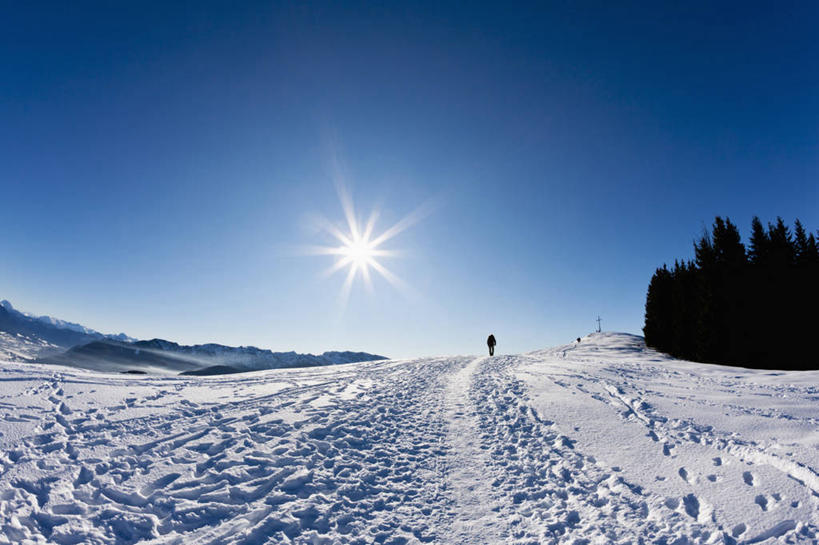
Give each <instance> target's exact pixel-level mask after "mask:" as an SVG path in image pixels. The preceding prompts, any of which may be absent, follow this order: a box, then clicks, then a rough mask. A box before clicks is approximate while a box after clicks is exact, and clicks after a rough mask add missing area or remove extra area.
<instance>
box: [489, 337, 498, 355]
mask: <svg viewBox="0 0 819 545" xmlns="http://www.w3.org/2000/svg"><path fill="white" fill-rule="evenodd" d="M486 344H487V346H489V355H490V356H494V355H495V345H496V344H498V343H497V342H495V336H494V335H492V334H490V335H489V338H488V339H486Z"/></svg>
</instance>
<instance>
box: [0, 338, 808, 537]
mask: <svg viewBox="0 0 819 545" xmlns="http://www.w3.org/2000/svg"><path fill="white" fill-rule="evenodd" d="M621 341H622V339H620V338H615V339H614V341H612V342H610V343H608V344H607V338H605V337H600V338H598V339H597V341H596V342H598V343H599V346H597V347H596V348H595V347H594V346H593V347H592V348H586V347H585V346H582V345H581V347H578V346H577V345H575V344H572V345H567V346H565V347H558V348H555V349H550V350H546V351H541V352H537V353H532V354H528V355H520V356H495V357H491V358H490V357H481V358H475V357H449V358H424V359H419V360H409V361H381V362H371V363H361V364H350V365H344V366H338V367H332V368H320V369H304V370H287V371H275V370H274V371H267V372H260V373H252V374H250V375H246V376H243V375H238V376H237V375H234V376H232V377H218V378H207V379H204V378H203V379H199V378H189V377H186V378H184V379H181V378H145V377H139V378H132V377H121V376H105V375H96V374H93V373H83V372H76V371H68V370H62V369H63V368H49V367H39V366H30V365H25V364H7V365H5V366H0V384H6V385H9V388H8V389H6V388H4V389H3V390H2V391H0V445H2V449H0V543H15V544H17V543H38V544H39V543H56V544H59V545H73V544H80V543H82V544H117V545H129V544H132V543H152V544H160V543H161V544H179V545H181V544H183V543H184V544H185V545H193V544H197V545H204V544H213V545H216V544H228V545H240V544H241V545H255V544H259V545H261V544H264V543H298V544H311V545H313V544H322V543H350V544H365V543H366V544H369V543H377V544H390V545H400V544H406V543H453V544H455V543H458V544H478V543H520V544H530V543H531V544H534V543H566V544H573V545H584V544H597V543H599V544H603V543H630V544H635V545H636V544H641V543H657V544H667V545H672V544H674V545H685V544H706V543H708V544H710V543H725V544H729V545H732V544H739V543H744V544H751V543H763V542H764V543H779V542H781V543H815V542H816V538H817V535H818V534H817V532H818V530H817V516H816V513H817V510H818V509H819V501H818V500H817V497H819V476H817V473H816V467H817V464H816V463H815V462H816V455H815V449H816V447H815V446H814V454H813V459H812V460H809V461H812V462H814V463H806V462H805V458H804V457H803V458H799V457H796V458H793V457H790V456H787V455H786V454H784V453H783V452H780V451H778V450H776V449H772V448H770V445H769V444H765V443H762V442H760V441H757V440H752V439H748V438H745V437H742V436H740V435H739V434H737V433H735V432H729V431H727V430H720V429H717V428H716V427H715V426H711V425H706V424H703V423H702V422H699V421H696V420H694V419H692V418H688V417H684V416H673V415H671V414H663V411H662V410H661V408H660V405H659V404H657V403H655V401H662V399H664V398H668V397H670V395H671V394H669V393H668V391H666V390H664V389H663V388H662V387H660V384H661V383H663V382H664V381H665V382H668V383H669V384H673V385H674V386H675V388H677V390H679V389H683V390H685V389H690V391H691V392H692V394H691V395H690V396H689V395H688V394H684V395H685V396H686V399H685V402H686V403H687V406H689V407H697V406H700V405H702V406H703V407H705V406H706V405H708V406H711V407H713V406H716V405H719V403H718V401H714V400H713V399H710V400H709V399H700V398H698V397H697V396H695V395H693V392H695V391H696V390H697V389H698V388H699V389H705V388H708V389H710V390H709V391H721V392H722V391H730V390H731V389H732V388H736V387H737V385H736V384H735V383H732V382H731V380H729V379H728V378H727V377H730V371H726V372H725V373H722V374H714V373H711V374H708V373H696V372H694V371H693V370H694V369H696V368H695V367H692V372H690V373H687V374H686V373H685V372H684V371H680V370H679V369H678V368H677V367H674V366H670V365H669V366H663V363H664V362H665V361H666V360H665V359H664V357H662V356H661V355H657V354H654V353H653V352H651V351H646V350H645V349H644V348H640V347H639V346H638V347H634V346H630V345H628V343H627V342H626V343H623V342H621ZM584 342H589V343H592V342H594V341H593V340H584ZM618 343H620V344H625V345H626V346H625V347H622V346H620V344H618ZM584 350H585V351H584ZM628 358H630V359H628ZM690 365H692V366H693V365H694V364H690ZM584 366H586V367H584ZM592 367H593V369H592ZM55 369H57V370H55ZM681 373H682V374H681ZM237 377H238V378H237ZM646 377H648V379H646ZM543 381H546V382H543ZM547 383H548V384H549V385H550V386H549V387H550V388H554V389H556V390H555V391H561V392H564V393H563V394H562V395H569V396H571V397H572V398H573V399H581V398H582V400H583V401H582V403H581V404H580V405H581V406H588V407H590V408H592V407H593V408H595V410H598V409H599V410H601V411H603V412H600V413H595V414H601V415H611V420H607V421H606V422H608V423H611V424H612V425H616V423H617V422H621V424H620V425H622V426H628V427H629V429H634V428H633V427H634V426H638V427H640V428H641V429H643V437H644V438H645V441H646V443H645V444H646V445H647V449H654V450H653V451H650V452H656V457H658V458H661V459H663V460H666V461H667V464H668V468H669V472H671V473H673V479H676V481H673V479H670V478H669V479H668V480H667V481H666V480H665V477H663V478H662V480H663V481H664V482H663V483H662V485H663V486H666V487H672V488H673V490H676V491H677V493H675V494H669V493H667V490H668V488H656V489H655V487H653V486H647V485H646V483H645V482H638V481H640V479H639V472H637V473H635V472H630V471H626V470H624V468H623V467H620V465H622V462H621V461H620V460H616V459H611V460H609V459H603V458H602V457H601V456H599V455H598V456H595V455H593V454H591V453H590V452H589V451H588V450H584V445H585V443H584V438H583V436H581V435H579V432H578V430H579V429H580V427H579V426H573V425H571V424H572V423H567V421H566V420H565V418H563V417H562V415H561V414H560V413H559V412H554V411H552V410H551V409H548V407H550V406H548V405H545V404H544V402H543V399H544V396H545V394H543V392H542V391H541V389H542V386H539V385H542V384H547ZM16 384H19V386H14V387H12V385H16ZM23 385H24V386H23ZM746 387H749V388H753V389H754V390H753V391H754V392H758V393H759V394H760V395H780V394H785V395H795V394H794V392H796V393H799V394H800V395H802V396H807V397H810V396H814V397H813V399H819V396H817V395H816V394H817V392H816V390H814V389H812V387H811V386H808V387H793V386H787V385H782V384H778V383H766V384H756V385H753V386H746ZM794 388H796V389H794ZM799 388H801V390H800V389H799ZM114 390H116V391H117V392H119V393H118V394H117V395H116V396H114V395H113V394H111V395H108V397H106V396H105V395H102V394H103V393H104V392H106V391H111V392H113V391H114ZM677 390H675V391H677ZM550 391H551V390H550ZM9 392H10V393H9ZM94 396H98V397H94ZM689 397H690V399H688V398H689ZM549 398H550V396H546V399H549ZM681 399H682V398H681ZM663 406H665V405H663ZM720 409H721V410H724V411H725V412H726V414H733V413H737V414H738V413H742V415H744V417H747V418H754V419H764V420H766V421H767V420H776V421H778V420H782V421H787V422H789V423H797V424H799V425H804V426H811V425H812V426H814V428H815V422H816V421H817V418H818V417H819V411H814V412H813V413H812V414H807V415H805V414H802V415H786V413H784V412H782V411H781V410H780V409H778V408H775V407H768V408H765V407H756V408H754V407H747V406H745V405H743V404H741V403H739V402H736V403H729V402H726V403H723V404H722V405H721V406H720ZM576 424H579V425H583V426H585V425H586V424H585V423H584V422H576ZM15 430H17V431H15ZM19 430H23V431H19ZM14 433H18V434H19V437H14V440H12V439H11V438H12V434H14ZM794 448H795V447H794ZM686 449H688V450H686ZM647 452H649V451H648V450H647ZM686 453H687V454H686ZM695 455H696V456H697V457H698V458H696V459H695V461H696V462H697V463H696V464H695V465H693V466H692V465H691V463H689V462H685V461H686V460H688V461H690V460H692V458H691V457H692V456H695ZM686 456H688V457H686ZM683 462H685V463H683ZM615 464H620V465H615ZM705 467H708V468H710V469H709V472H708V473H707V474H706V473H705V472H704V469H703V468H705ZM763 467H764V468H766V469H765V471H762V472H761V471H760V468H763ZM625 469H628V468H625ZM772 475H773V476H772ZM729 478H730V479H733V480H730V483H731V486H735V487H736V488H735V489H736V490H741V491H742V492H743V493H744V495H743V497H742V499H739V498H737V499H731V500H730V501H732V502H734V501H737V502H739V501H746V500H745V499H744V498H748V499H747V504H748V505H747V513H749V516H748V517H747V518H746V519H743V520H741V521H739V520H737V521H733V522H731V523H730V524H728V522H727V520H728V518H730V517H729V515H728V514H726V511H725V505H722V504H720V503H719V501H720V500H719V496H714V495H709V494H706V493H703V492H702V490H701V489H704V488H703V487H704V486H717V485H718V484H721V483H722V484H724V483H728V482H729ZM772 479H774V484H777V483H781V482H783V480H784V481H785V482H789V483H791V485H790V486H792V488H793V490H796V492H793V491H790V490H791V489H788V490H789V491H786V490H785V489H774V488H771V480H772ZM794 494H796V495H794ZM740 507H741V508H742V509H746V507H744V506H740ZM789 509H790V511H788V510H789ZM742 513H744V511H740V514H742ZM752 513H758V515H756V516H754V515H751V514H752ZM788 513H790V515H789V514H788ZM804 513H809V515H807V517H806V516H805V515H804ZM731 516H733V515H731ZM766 517H767V518H766ZM758 518H759V520H757V519H758Z"/></svg>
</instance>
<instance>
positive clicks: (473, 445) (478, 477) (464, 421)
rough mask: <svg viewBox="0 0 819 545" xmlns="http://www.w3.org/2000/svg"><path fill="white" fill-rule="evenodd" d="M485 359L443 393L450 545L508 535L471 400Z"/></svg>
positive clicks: (465, 369) (497, 539) (454, 379)
mask: <svg viewBox="0 0 819 545" xmlns="http://www.w3.org/2000/svg"><path fill="white" fill-rule="evenodd" d="M484 359H485V358H478V359H475V360H473V361H471V362H470V363H469V364H468V365H466V366H465V367H463V368H462V369H461V370H459V371H457V372H455V373H453V374H452V376H451V378H450V379H449V385H448V386H447V389H446V397H445V402H444V410H445V414H444V421H445V422H448V424H449V430H448V436H447V442H448V446H449V451H448V452H449V457H448V460H447V465H446V468H445V472H444V475H445V477H446V481H445V482H446V489H445V490H446V492H447V493H448V494H449V496H450V497H451V498H452V501H453V503H454V506H453V511H454V514H453V520H452V522H451V524H450V528H449V533H448V535H447V536H446V541H448V542H451V543H464V544H466V543H493V542H500V541H502V539H503V536H504V535H505V534H506V533H507V528H506V526H507V525H506V523H505V522H504V520H503V519H502V518H501V517H500V516H499V514H498V511H497V508H496V506H495V505H493V504H494V503H495V499H496V498H495V497H494V492H493V491H494V488H493V487H492V486H491V483H490V482H488V480H487V479H486V470H487V468H488V466H489V464H490V461H489V456H488V453H487V452H486V450H485V448H484V447H483V445H481V443H480V429H479V426H478V418H477V410H476V408H475V405H474V404H473V402H472V399H471V398H470V390H471V387H472V384H473V381H474V380H475V373H476V371H477V369H478V365H479V364H480V363H481V362H482V361H483V360H484Z"/></svg>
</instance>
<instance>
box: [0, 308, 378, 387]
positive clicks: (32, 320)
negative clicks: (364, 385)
mask: <svg viewBox="0 0 819 545" xmlns="http://www.w3.org/2000/svg"><path fill="white" fill-rule="evenodd" d="M382 359H386V358H385V357H384V356H379V355H376V354H370V353H367V352H350V351H343V352H335V351H331V352H324V353H323V354H319V355H314V354H298V353H296V352H292V351H291V352H273V351H271V350H265V349H261V348H256V347H254V346H239V347H233V346H225V345H221V344H215V343H209V344H201V345H193V346H186V345H180V344H178V343H175V342H173V341H167V340H164V339H152V340H146V341H139V340H136V339H134V338H133V337H129V336H128V335H126V334H124V333H119V334H116V335H106V334H103V333H100V332H98V331H95V330H93V329H90V328H87V327H85V326H82V325H80V324H76V323H72V322H66V321H64V320H60V319H58V318H53V317H51V316H34V315H31V314H28V313H25V312H21V311H19V310H17V309H15V308H14V307H13V306H12V304H11V303H10V302H8V301H6V300H3V301H1V302H0V360H7V361H21V362H38V363H49V364H57V365H65V366H69V367H80V368H84V369H91V370H95V371H102V372H124V373H152V374H154V373H155V374H176V373H184V374H197V375H208V374H226V373H236V372H244V371H256V370H261V369H276V368H283V367H315V366H321V365H337V364H343V363H354V362H360V361H372V360H382Z"/></svg>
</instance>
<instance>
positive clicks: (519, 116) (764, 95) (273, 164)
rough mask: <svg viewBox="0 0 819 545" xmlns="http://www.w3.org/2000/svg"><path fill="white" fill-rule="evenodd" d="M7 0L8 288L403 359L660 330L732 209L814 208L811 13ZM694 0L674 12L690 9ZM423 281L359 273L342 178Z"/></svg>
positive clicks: (37, 303) (200, 330) (258, 342)
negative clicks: (338, 243)
mask: <svg viewBox="0 0 819 545" xmlns="http://www.w3.org/2000/svg"><path fill="white" fill-rule="evenodd" d="M617 4H620V5H619V6H618V7H616V8H615V7H613V3H610V2H601V3H600V5H595V4H594V3H582V2H577V3H576V2H560V3H553V4H548V3H540V5H539V6H538V7H534V6H530V7H527V6H525V5H524V4H519V3H514V6H513V5H512V4H510V3H501V2H499V3H495V4H494V5H486V6H481V5H479V4H478V3H458V4H449V3H441V2H432V3H430V4H428V5H423V4H420V3H419V4H412V5H410V4H408V3H407V4H405V3H394V2H387V3H373V4H356V3H353V2H341V3H338V2H335V3H334V2H327V3H318V4H313V3H312V2H293V3H289V4H279V3H273V2H264V3H258V4H256V5H254V3H253V2H221V3H209V2H190V3H181V2H179V3H177V2H170V3H166V2H158V3H156V4H154V5H151V4H150V3H149V2H130V3H123V2H103V3H99V4H92V3H86V2H60V3H54V4H53V5H47V4H46V3H39V2H10V3H6V4H5V6H4V8H3V16H2V17H1V18H0V61H1V62H2V70H0V298H6V299H9V300H11V301H12V303H14V304H15V306H17V307H19V308H21V309H23V310H28V311H31V312H35V313H48V314H52V315H54V316H58V317H60V318H63V319H68V320H72V321H78V322H81V323H83V324H84V325H87V326H89V327H93V328H95V329H99V330H101V331H104V332H119V331H124V332H126V333H128V334H130V335H132V336H135V337H139V338H152V337H162V338H166V339H170V340H175V341H178V342H182V343H202V342H221V343H224V344H231V345H248V344H249V345H255V346H260V347H265V348H272V349H274V350H291V349H293V350H297V351H301V352H320V351H323V350H327V349H356V350H367V351H371V352H377V353H382V354H385V355H388V356H394V357H402V356H414V355H425V354H452V353H475V352H482V351H483V350H484V342H485V339H486V336H487V335H488V334H489V333H490V332H493V333H494V334H495V336H496V337H497V339H498V343H499V344H498V351H499V352H501V353H503V352H520V351H525V350H532V349H536V348H541V347H545V346H549V345H553V344H557V343H561V342H566V341H568V340H570V339H573V338H574V337H577V336H580V335H584V334H586V333H588V332H589V331H591V330H592V329H593V328H594V327H595V325H596V324H595V322H594V320H595V318H596V317H597V315H598V314H600V315H601V316H602V318H603V327H604V329H611V330H619V331H628V332H633V333H640V332H641V328H642V322H643V305H644V302H645V290H646V287H647V285H648V281H649V279H650V277H651V274H652V273H653V271H654V268H655V267H657V266H659V265H661V264H662V263H663V262H669V261H673V260H674V259H675V258H684V257H690V256H691V254H692V250H691V244H692V240H693V239H694V237H696V236H697V235H698V234H699V233H700V232H701V230H702V229H703V227H704V226H705V225H710V223H711V222H712V221H713V218H714V216H715V215H718V214H719V215H727V216H730V217H731V219H732V220H734V222H735V223H737V224H738V225H739V226H740V228H741V230H742V233H743V235H744V236H745V237H747V235H748V231H749V227H750V221H751V217H752V216H753V215H755V214H756V215H759V216H760V217H761V218H762V219H763V221H770V220H773V219H775V217H776V216H777V215H781V216H783V217H784V218H785V219H786V220H787V221H788V222H789V223H790V222H792V221H793V219H794V218H796V217H799V218H800V219H801V220H802V221H803V223H805V224H806V225H807V226H808V227H809V228H813V229H816V228H817V227H819V181H818V180H819V178H817V174H819V68H818V67H819V40H817V38H816V29H817V28H819V4H817V3H815V2H794V3H790V2H771V3H768V4H756V3H753V2H750V3H749V2H741V3H737V4H734V5H730V4H727V3H719V4H718V5H715V4H714V3H713V2H701V3H670V2H659V3H658V2H646V3H642V4H629V5H625V4H621V3H617ZM672 4H673V5H672ZM338 179H340V180H342V181H343V182H344V183H345V184H346V186H347V187H348V188H349V191H350V193H351V194H352V197H353V199H354V201H355V204H356V207H357V210H358V211H359V212H360V213H361V214H362V215H366V214H368V213H369V211H370V210H371V209H373V208H377V209H379V210H380V212H381V214H380V217H379V220H378V223H377V224H376V228H375V231H376V232H378V231H380V230H383V229H385V228H387V227H389V226H390V225H391V224H393V223H395V222H396V221H398V220H400V219H401V218H402V217H404V216H405V215H407V214H409V213H411V212H412V211H413V210H415V209H417V208H418V207H420V206H425V205H429V204H430V203H431V204H432V207H431V210H430V211H429V214H428V215H426V216H425V217H424V218H423V219H422V220H421V221H419V222H418V223H416V224H415V225H413V226H412V227H410V228H408V229H406V230H405V231H403V232H401V233H399V234H398V235H397V236H395V237H394V238H392V239H391V240H389V241H388V242H386V243H385V244H384V247H385V248H389V249H394V250H402V252H403V254H402V255H401V256H400V257H390V258H384V259H382V260H381V263H383V264H384V265H385V266H387V267H389V269H390V270H391V271H392V272H393V273H394V274H396V275H397V276H399V277H400V278H401V279H403V280H404V281H405V282H406V283H407V284H409V285H410V286H411V288H412V289H411V291H410V292H408V293H404V292H402V291H401V290H398V289H396V288H394V287H392V286H391V285H390V284H389V283H388V282H386V281H385V280H384V279H382V278H380V277H378V276H376V277H375V279H374V282H373V289H372V291H371V292H370V291H368V290H367V289H366V287H365V285H364V283H363V282H361V281H360V279H359V281H356V282H355V283H354V284H353V286H352V290H351V293H350V297H349V300H348V302H347V304H346V306H344V305H343V304H342V303H341V302H340V298H339V293H340V291H341V289H342V285H343V283H344V279H345V273H344V271H339V272H337V273H336V274H335V275H333V276H330V277H329V278H325V277H322V275H321V273H322V271H324V270H326V269H327V268H328V267H329V266H331V265H332V264H333V258H332V257H330V256H307V255H303V252H301V250H300V249H301V248H303V247H305V246H310V245H316V244H327V243H329V242H330V240H328V238H329V237H328V235H327V233H325V232H322V231H319V230H317V229H316V217H318V216H323V217H325V218H327V219H328V220H330V221H331V222H333V223H337V224H339V225H341V224H343V219H344V216H343V211H342V207H341V205H340V203H339V198H338V195H337V193H336V189H335V186H334V183H335V181H336V180H338Z"/></svg>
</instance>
